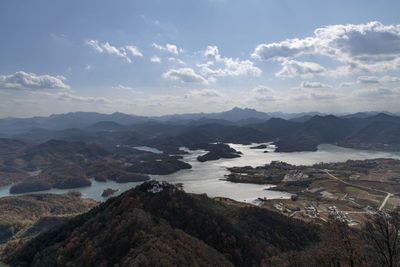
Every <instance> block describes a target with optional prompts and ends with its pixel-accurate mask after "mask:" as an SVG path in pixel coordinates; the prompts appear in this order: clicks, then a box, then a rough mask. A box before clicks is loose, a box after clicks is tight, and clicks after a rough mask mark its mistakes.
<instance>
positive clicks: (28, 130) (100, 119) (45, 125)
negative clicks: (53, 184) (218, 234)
mask: <svg viewBox="0 0 400 267" xmlns="http://www.w3.org/2000/svg"><path fill="white" fill-rule="evenodd" d="M275 115H276V116H281V117H273V116H275ZM282 117H285V118H282ZM399 129H400V117H399V116H395V115H393V114H389V113H376V112H361V113H355V114H348V115H343V116H334V115H324V114H320V113H316V112H314V113H298V114H284V113H273V114H272V113H263V112H259V111H256V110H254V109H239V108H234V109H232V110H230V111H226V112H221V113H198V114H182V115H167V116H162V117H140V116H134V115H127V114H122V113H113V114H100V113H93V112H75V113H68V114H61V115H51V116H49V117H33V118H28V119H20V118H19V119H18V118H8V119H1V120H0V137H3V138H13V139H17V140H23V141H25V142H33V143H43V142H46V141H49V140H51V139H57V140H66V141H80V142H85V143H94V144H97V145H101V146H103V147H105V148H112V147H114V146H115V145H129V146H141V145H148V146H153V147H156V148H159V149H161V150H163V151H166V152H169V153H177V152H179V147H181V146H186V147H190V148H193V149H195V148H205V147H206V144H209V143H212V142H225V143H242V144H249V143H252V142H268V141H274V142H275V143H276V144H277V145H278V151H282V152H284V151H285V152H290V151H305V150H316V149H317V146H318V144H321V143H333V144H339V145H342V146H346V147H354V148H365V149H377V150H394V151H397V150H400V139H399V136H400V134H399V132H400V130H399Z"/></svg>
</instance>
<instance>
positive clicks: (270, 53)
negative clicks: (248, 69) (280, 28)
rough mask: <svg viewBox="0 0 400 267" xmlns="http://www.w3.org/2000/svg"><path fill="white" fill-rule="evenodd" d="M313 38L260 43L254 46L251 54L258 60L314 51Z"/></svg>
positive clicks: (292, 56)
mask: <svg viewBox="0 0 400 267" xmlns="http://www.w3.org/2000/svg"><path fill="white" fill-rule="evenodd" d="M314 43H315V40H314V39H313V38H306V39H297V38H296V39H289V40H285V41H283V42H280V43H270V44H260V45H258V46H257V47H256V49H255V50H254V52H253V54H251V56H252V57H253V58H258V59H260V60H270V59H278V60H281V59H285V58H294V57H297V56H299V55H301V54H304V53H311V52H313V51H314Z"/></svg>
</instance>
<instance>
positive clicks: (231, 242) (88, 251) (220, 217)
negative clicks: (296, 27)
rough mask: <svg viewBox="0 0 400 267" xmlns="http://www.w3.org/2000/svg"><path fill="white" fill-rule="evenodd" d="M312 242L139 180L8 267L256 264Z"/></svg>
mask: <svg viewBox="0 0 400 267" xmlns="http://www.w3.org/2000/svg"><path fill="white" fill-rule="evenodd" d="M318 240H319V235H318V228H317V227H316V226H314V225H308V224H306V223H304V222H301V221H298V220H295V219H288V218H287V217H284V216H282V215H280V214H278V213H275V212H270V211H267V210H265V209H261V208H257V207H241V208H240V207H236V206H228V205H226V204H223V203H221V202H217V201H214V200H212V199H209V198H208V197H207V196H205V195H190V194H187V193H185V192H183V191H182V190H180V189H179V188H177V187H175V186H173V185H169V184H159V183H157V182H154V181H150V182H146V183H144V184H142V185H140V186H138V187H136V188H135V189H131V190H130V191H127V192H125V193H124V194H122V195H120V196H118V197H115V198H112V199H110V200H108V201H107V202H105V203H103V204H101V205H100V206H98V207H96V208H94V209H93V210H91V211H90V212H88V213H86V214H84V215H81V216H78V217H75V218H74V219H72V220H70V221H69V222H68V223H66V224H64V225H62V226H59V227H57V228H55V229H53V230H50V231H48V232H45V233H43V234H40V235H39V236H38V237H36V238H34V239H33V240H31V241H30V242H28V243H27V244H26V245H25V246H23V247H22V248H20V249H19V250H17V251H15V252H14V253H13V254H12V255H10V256H8V258H6V262H7V263H8V264H10V265H12V266H66V265H68V266H116V264H117V266H155V265H160V264H161V265H163V266H171V265H179V266H194V265H200V266H206V265H208V266H209V265H214V266H231V265H236V266H254V265H256V266H259V265H262V264H268V262H269V261H270V260H271V259H272V258H273V257H274V256H275V255H278V254H280V253H282V252H286V251H299V250H302V249H305V248H307V247H309V246H310V245H312V244H314V243H315V242H317V241H318Z"/></svg>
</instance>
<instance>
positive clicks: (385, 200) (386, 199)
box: [323, 169, 393, 210]
mask: <svg viewBox="0 0 400 267" xmlns="http://www.w3.org/2000/svg"><path fill="white" fill-rule="evenodd" d="M323 171H324V172H325V173H326V174H328V175H329V177H331V178H333V179H335V180H337V181H339V182H341V183H344V184H347V185H350V186H353V187H358V188H362V189H366V190H373V191H376V192H380V193H385V194H386V197H385V199H384V200H383V201H382V204H381V206H380V207H379V210H382V209H383V207H385V205H386V202H387V201H388V199H389V198H390V197H391V196H393V194H391V193H389V192H386V191H382V190H379V189H375V188H371V187H366V186H362V185H355V184H352V183H349V182H346V181H343V180H341V179H339V178H337V177H336V176H335V175H333V174H331V173H329V171H328V170H326V169H325V170H323Z"/></svg>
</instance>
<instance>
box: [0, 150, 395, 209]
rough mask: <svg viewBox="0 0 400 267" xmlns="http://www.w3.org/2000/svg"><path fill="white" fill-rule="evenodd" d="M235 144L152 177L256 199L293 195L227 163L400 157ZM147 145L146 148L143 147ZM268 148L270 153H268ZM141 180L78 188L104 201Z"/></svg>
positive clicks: (192, 155) (5, 191)
mask: <svg viewBox="0 0 400 267" xmlns="http://www.w3.org/2000/svg"><path fill="white" fill-rule="evenodd" d="M229 145H230V146H231V147H232V148H234V149H236V150H238V151H241V152H242V153H243V155H242V157H240V158H233V159H220V160H215V161H207V162H203V163H201V162H199V161H197V160H196V158H197V156H199V155H202V154H204V153H206V151H202V150H196V151H190V150H188V152H189V154H186V155H184V158H183V160H184V161H185V162H187V163H189V164H190V165H192V169H189V170H180V171H178V172H176V173H174V174H170V175H151V178H152V179H155V180H158V181H167V182H170V183H183V184H184V190H185V191H186V192H188V193H198V194H201V193H206V194H207V195H208V196H210V197H217V196H220V197H227V198H231V199H234V200H237V201H241V202H253V201H254V200H256V199H257V198H259V197H261V198H264V197H265V198H267V199H274V198H275V199H276V198H289V197H290V194H288V193H284V192H277V191H272V190H268V188H270V187H271V186H269V185H256V184H243V183H231V182H227V181H224V180H222V179H224V175H226V174H228V173H229V172H228V171H227V170H226V168H227V167H234V166H252V167H256V166H261V165H264V164H266V163H270V162H271V161H273V160H279V161H285V162H287V163H290V164H294V165H312V164H314V163H318V162H343V161H346V160H349V159H353V160H357V159H358V160H363V159H372V158H394V159H400V153H399V152H378V151H368V150H357V149H350V148H343V147H338V146H334V145H327V144H322V145H319V146H318V151H315V152H291V153H280V152H274V147H273V146H271V145H269V146H268V148H267V149H250V147H251V146H254V145H258V144H252V145H238V144H229ZM142 149H146V148H142ZM265 150H268V151H269V152H268V153H264V151H265ZM138 184H140V183H137V182H136V183H125V184H119V183H116V182H114V181H107V182H97V181H95V180H92V185H91V186H88V187H82V188H77V189H74V190H75V191H79V192H81V193H82V194H83V197H86V198H93V199H95V200H98V201H104V200H105V198H103V197H101V194H102V193H103V190H104V189H106V188H113V189H120V192H119V193H122V192H124V191H126V190H128V189H130V188H132V187H134V186H136V185H138ZM10 187H11V186H6V187H2V188H0V197H3V196H9V195H10V193H9V189H10ZM68 191H69V190H61V189H51V190H47V191H42V192H38V193H57V194H59V193H66V192H68Z"/></svg>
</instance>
